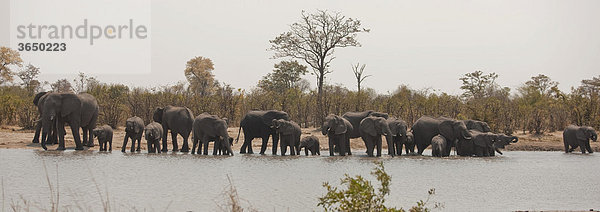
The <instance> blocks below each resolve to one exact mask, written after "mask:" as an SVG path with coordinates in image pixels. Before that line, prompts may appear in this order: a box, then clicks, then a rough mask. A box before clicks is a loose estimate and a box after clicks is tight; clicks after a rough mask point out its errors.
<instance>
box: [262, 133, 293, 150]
mask: <svg viewBox="0 0 600 212" xmlns="http://www.w3.org/2000/svg"><path fill="white" fill-rule="evenodd" d="M271 136H272V137H273V148H271V150H273V155H277V145H278V144H279V135H278V134H277V133H273V134H272V135H271ZM267 139H269V137H267ZM288 144H289V142H288ZM265 146H266V145H265Z"/></svg>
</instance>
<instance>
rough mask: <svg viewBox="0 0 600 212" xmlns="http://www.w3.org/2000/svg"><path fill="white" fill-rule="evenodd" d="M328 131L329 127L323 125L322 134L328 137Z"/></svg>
mask: <svg viewBox="0 0 600 212" xmlns="http://www.w3.org/2000/svg"><path fill="white" fill-rule="evenodd" d="M328 131H329V126H327V125H323V127H321V133H323V135H327V132H328Z"/></svg>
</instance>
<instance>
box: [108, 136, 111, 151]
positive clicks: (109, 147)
mask: <svg viewBox="0 0 600 212" xmlns="http://www.w3.org/2000/svg"><path fill="white" fill-rule="evenodd" d="M108 151H109V152H112V139H110V140H108Z"/></svg>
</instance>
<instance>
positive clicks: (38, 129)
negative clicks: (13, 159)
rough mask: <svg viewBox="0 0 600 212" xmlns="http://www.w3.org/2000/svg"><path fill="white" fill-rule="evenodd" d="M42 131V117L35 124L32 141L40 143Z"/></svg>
mask: <svg viewBox="0 0 600 212" xmlns="http://www.w3.org/2000/svg"><path fill="white" fill-rule="evenodd" d="M41 131H42V120H41V118H40V119H39V120H38V122H37V123H36V124H35V135H33V140H32V141H31V143H39V142H40V132H41Z"/></svg>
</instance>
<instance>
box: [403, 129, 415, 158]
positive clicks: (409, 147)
mask: <svg viewBox="0 0 600 212" xmlns="http://www.w3.org/2000/svg"><path fill="white" fill-rule="evenodd" d="M404 149H405V151H406V154H414V153H415V136H413V133H412V132H406V143H405V144H404Z"/></svg>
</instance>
